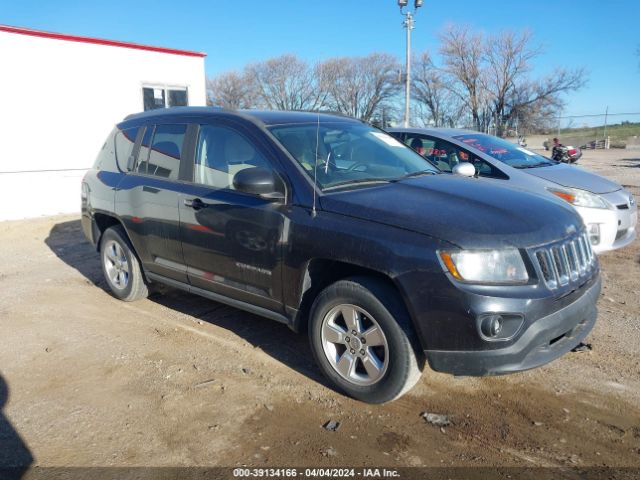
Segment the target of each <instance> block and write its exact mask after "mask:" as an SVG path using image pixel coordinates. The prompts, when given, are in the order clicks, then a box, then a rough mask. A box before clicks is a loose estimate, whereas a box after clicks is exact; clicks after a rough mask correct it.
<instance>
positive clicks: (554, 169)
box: [523, 163, 622, 194]
mask: <svg viewBox="0 0 640 480" xmlns="http://www.w3.org/2000/svg"><path fill="white" fill-rule="evenodd" d="M523 172H527V173H529V174H531V175H535V176H536V177H539V178H543V179H545V180H548V181H550V182H554V183H557V184H558V185H562V186H563V187H569V188H579V189H580V190H587V191H589V192H591V193H597V194H602V193H610V192H615V191H617V190H620V189H621V188H622V187H621V186H620V185H618V184H617V183H615V182H612V181H611V180H607V179H606V178H604V177H601V176H600V175H595V174H593V173H590V172H587V171H586V170H583V169H582V168H580V167H576V166H575V165H567V164H565V163H560V164H558V165H553V166H550V167H539V168H529V169H526V170H523Z"/></svg>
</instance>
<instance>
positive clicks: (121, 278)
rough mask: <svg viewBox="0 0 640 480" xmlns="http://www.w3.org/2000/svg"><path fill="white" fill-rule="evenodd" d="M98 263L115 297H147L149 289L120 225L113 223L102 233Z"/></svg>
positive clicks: (130, 299) (125, 298) (128, 298)
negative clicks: (113, 224)
mask: <svg viewBox="0 0 640 480" xmlns="http://www.w3.org/2000/svg"><path fill="white" fill-rule="evenodd" d="M100 263H101V264H102V273H103V274H104V278H105V280H106V282H107V285H109V289H110V290H111V293H113V295H114V296H115V297H116V298H119V299H120V300H124V301H125V302H133V301H136V300H140V299H142V298H146V297H147V295H148V294H149V290H148V288H147V284H146V283H145V279H144V276H143V275H142V270H141V268H140V262H139V261H138V257H137V256H136V254H135V253H134V251H133V247H132V246H131V242H129V239H128V238H127V234H126V233H125V231H124V229H123V228H122V226H120V225H115V226H113V227H110V228H108V229H107V230H105V232H104V233H103V234H102V237H101V238H100Z"/></svg>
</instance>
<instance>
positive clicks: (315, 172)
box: [311, 112, 320, 217]
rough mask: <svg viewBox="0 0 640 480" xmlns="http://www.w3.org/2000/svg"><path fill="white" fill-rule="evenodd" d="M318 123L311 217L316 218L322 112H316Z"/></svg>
mask: <svg viewBox="0 0 640 480" xmlns="http://www.w3.org/2000/svg"><path fill="white" fill-rule="evenodd" d="M316 115H317V118H318V122H317V124H316V156H315V162H313V208H312V210H311V216H312V217H315V216H316V189H317V188H318V146H319V144H320V112H316Z"/></svg>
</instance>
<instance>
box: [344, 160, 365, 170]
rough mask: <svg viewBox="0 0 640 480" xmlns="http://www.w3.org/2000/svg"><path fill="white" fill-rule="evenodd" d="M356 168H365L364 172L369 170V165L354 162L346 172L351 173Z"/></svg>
mask: <svg viewBox="0 0 640 480" xmlns="http://www.w3.org/2000/svg"><path fill="white" fill-rule="evenodd" d="M358 167H365V168H364V171H365V172H366V171H367V170H368V169H369V164H367V163H364V162H355V163H354V164H352V165H351V166H350V167H349V168H347V172H353V171H355V169H356V168H358Z"/></svg>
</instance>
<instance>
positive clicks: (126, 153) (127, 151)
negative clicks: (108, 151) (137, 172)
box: [116, 127, 140, 172]
mask: <svg viewBox="0 0 640 480" xmlns="http://www.w3.org/2000/svg"><path fill="white" fill-rule="evenodd" d="M138 130H140V129H139V128H138V127H136V128H128V129H126V130H119V131H118V133H117V134H116V160H117V161H118V167H119V168H120V170H122V171H123V172H126V171H127V165H133V162H131V163H129V158H130V157H131V155H132V154H133V146H134V145H135V143H136V136H137V135H138Z"/></svg>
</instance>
